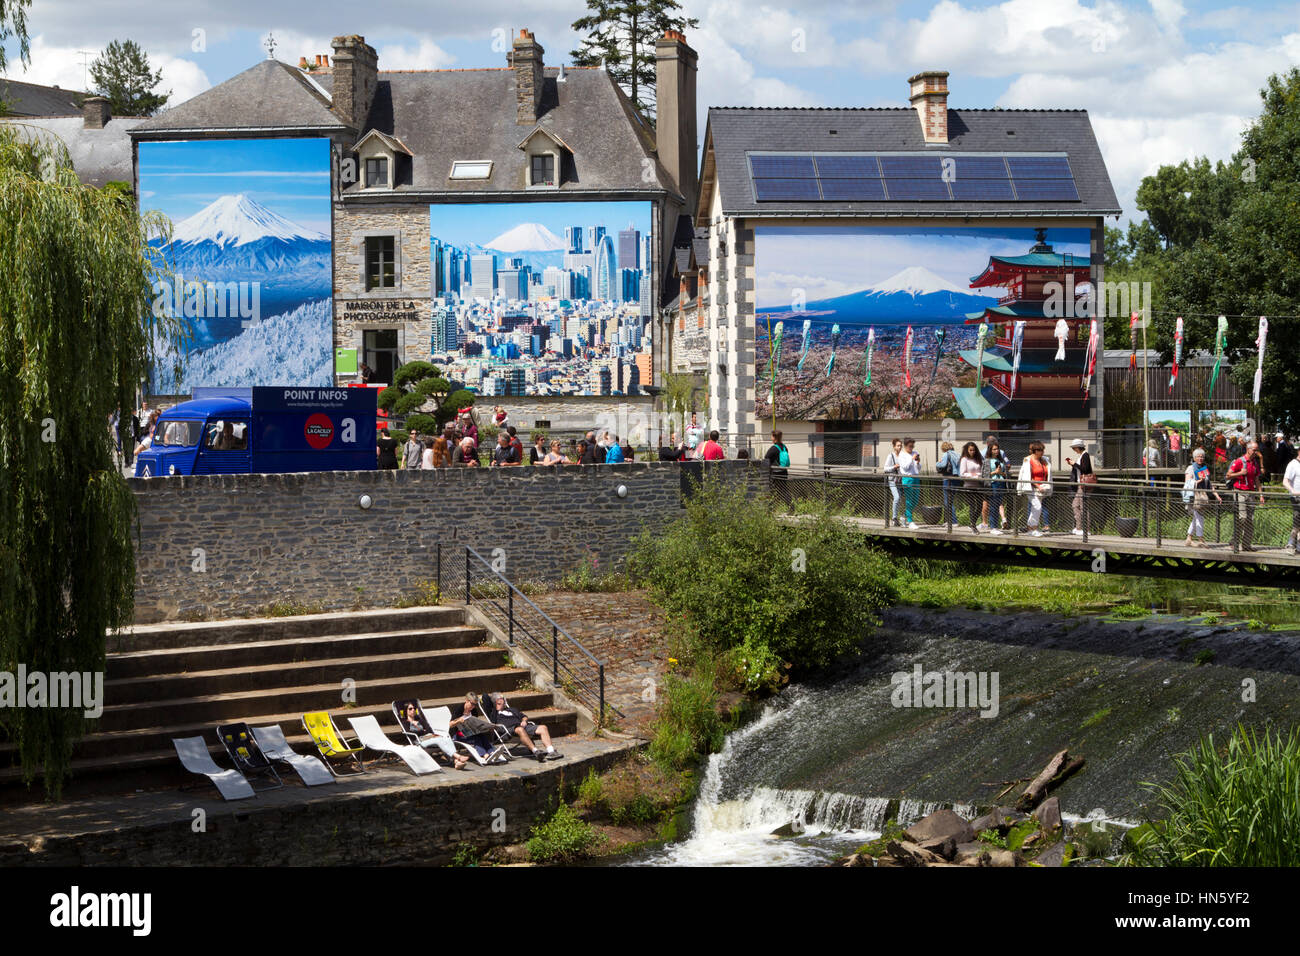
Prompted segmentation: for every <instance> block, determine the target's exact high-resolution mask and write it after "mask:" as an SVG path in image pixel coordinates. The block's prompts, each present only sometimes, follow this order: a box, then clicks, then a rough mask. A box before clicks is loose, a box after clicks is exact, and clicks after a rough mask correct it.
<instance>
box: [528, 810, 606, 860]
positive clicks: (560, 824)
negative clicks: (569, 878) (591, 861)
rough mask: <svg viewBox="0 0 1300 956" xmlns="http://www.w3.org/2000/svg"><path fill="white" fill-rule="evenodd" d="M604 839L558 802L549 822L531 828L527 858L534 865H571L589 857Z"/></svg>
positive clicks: (589, 825) (588, 824)
mask: <svg viewBox="0 0 1300 956" xmlns="http://www.w3.org/2000/svg"><path fill="white" fill-rule="evenodd" d="M604 839H605V837H604V836H603V835H602V834H600V833H598V832H597V831H596V829H595V828H594V827H592V825H591V824H590V823H588V822H587V821H585V820H583V819H582V818H581V817H579V816H578V815H577V814H576V813H575V812H574V811H573V809H572V808H571V807H569V806H568V805H567V804H564V803H561V804H560V805H559V806H558V807H556V808H555V813H553V814H552V815H551V816H550V818H549V819H547V820H546V821H545V822H544V823H541V824H539V825H537V826H535V827H533V829H532V837H531V838H530V839H529V840H528V859H530V860H531V861H533V862H534V863H573V862H575V861H577V860H581V859H583V858H585V857H587V856H590V855H591V851H592V850H593V849H594V848H595V847H597V846H599V845H600V844H601V843H602V842H603V841H604Z"/></svg>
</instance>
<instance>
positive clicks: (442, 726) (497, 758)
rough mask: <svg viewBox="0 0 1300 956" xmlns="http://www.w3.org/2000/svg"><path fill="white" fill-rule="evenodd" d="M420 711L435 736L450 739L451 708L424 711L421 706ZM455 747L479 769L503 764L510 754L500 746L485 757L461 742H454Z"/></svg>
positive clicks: (435, 708)
mask: <svg viewBox="0 0 1300 956" xmlns="http://www.w3.org/2000/svg"><path fill="white" fill-rule="evenodd" d="M421 709H422V710H424V713H425V716H426V717H428V719H429V729H430V730H432V731H433V733H434V735H435V736H438V737H451V708H449V707H434V708H432V709H425V708H424V707H423V706H421ZM453 739H454V738H453ZM456 746H457V747H460V748H461V749H462V750H464V751H465V753H467V754H469V756H470V759H471V760H473V761H474V762H475V763H477V764H478V765H479V766H480V767H486V766H487V765H488V764H490V763H505V762H506V761H508V760H509V759H510V752H509V751H508V750H506V748H505V746H503V745H501V744H498V745H497V746H496V747H495V748H493V749H492V750H490V751H489V752H488V755H487V756H486V757H484V756H483V755H482V754H480V753H479V752H478V750H477V749H476V748H474V747H472V746H470V745H469V744H467V743H466V742H465V741H463V740H456Z"/></svg>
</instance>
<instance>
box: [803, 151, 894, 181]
mask: <svg viewBox="0 0 1300 956" xmlns="http://www.w3.org/2000/svg"><path fill="white" fill-rule="evenodd" d="M814 158H815V159H816V160H817V175H818V176H819V177H820V178H821V179H823V180H827V179H864V178H865V179H879V178H880V167H879V166H878V165H876V157H874V156H817V157H814Z"/></svg>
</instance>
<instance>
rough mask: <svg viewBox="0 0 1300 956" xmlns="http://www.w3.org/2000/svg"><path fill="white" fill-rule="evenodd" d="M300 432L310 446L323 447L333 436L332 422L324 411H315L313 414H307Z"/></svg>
mask: <svg viewBox="0 0 1300 956" xmlns="http://www.w3.org/2000/svg"><path fill="white" fill-rule="evenodd" d="M302 433H303V436H304V437H305V438H306V439H307V444H308V445H311V447H312V448H316V449H321V448H324V447H326V446H327V445H329V443H330V440H331V439H332V438H333V437H334V422H333V421H331V420H330V417H329V416H328V415H326V414H325V413H323V412H317V413H316V414H315V415H310V416H308V418H307V424H306V425H305V426H303V430H302Z"/></svg>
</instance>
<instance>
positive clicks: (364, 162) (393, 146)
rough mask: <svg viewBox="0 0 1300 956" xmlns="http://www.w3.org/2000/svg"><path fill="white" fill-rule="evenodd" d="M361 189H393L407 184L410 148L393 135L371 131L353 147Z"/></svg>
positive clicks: (408, 180)
mask: <svg viewBox="0 0 1300 956" xmlns="http://www.w3.org/2000/svg"><path fill="white" fill-rule="evenodd" d="M353 149H354V151H355V152H356V154H357V161H358V166H359V167H360V172H361V188H362V189H394V188H396V187H397V185H398V184H399V183H406V184H409V183H410V177H411V151H410V150H409V149H407V148H406V144H404V143H403V142H402V141H401V140H400V139H398V138H397V137H396V136H389V135H388V134H387V133H381V132H379V131H378V130H373V129H372V130H371V131H370V132H368V133H366V135H365V136H363V137H361V139H359V140H358V141H357V145H356V146H354V147H353Z"/></svg>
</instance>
